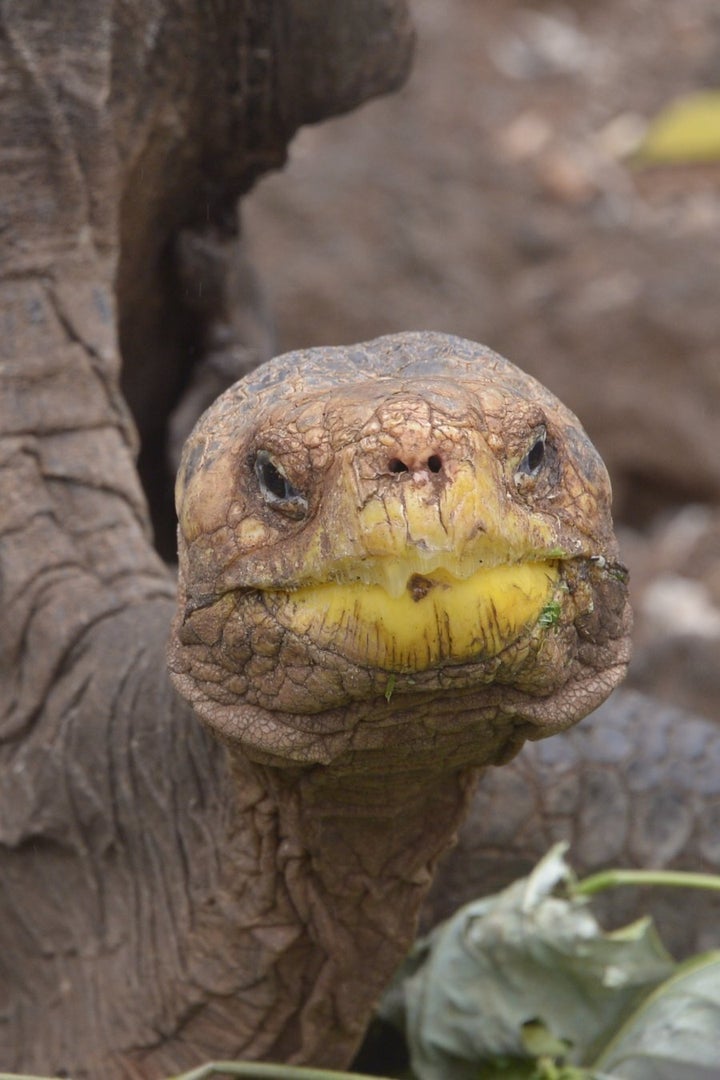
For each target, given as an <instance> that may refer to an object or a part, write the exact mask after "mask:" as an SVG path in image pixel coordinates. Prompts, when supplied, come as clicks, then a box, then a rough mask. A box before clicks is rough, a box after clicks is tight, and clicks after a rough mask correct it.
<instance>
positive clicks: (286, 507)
mask: <svg viewBox="0 0 720 1080" xmlns="http://www.w3.org/2000/svg"><path fill="white" fill-rule="evenodd" d="M255 476H256V477H257V482H258V486H259V487H260V494H261V495H262V497H263V498H264V500H265V502H266V503H267V504H268V506H272V508H273V509H274V510H279V511H280V512H281V513H283V514H286V515H287V516H288V517H292V518H301V517H304V516H305V514H306V513H307V508H308V503H307V499H306V498H305V496H304V495H303V494H302V492H301V491H298V489H297V488H296V487H295V485H294V484H293V483H292V482H291V481H290V480H288V478H287V476H286V475H285V473H284V472H283V471H282V469H281V468H280V467H279V466H278V465H276V463H275V462H274V461H273V459H272V457H271V456H270V454H269V453H268V451H267V450H259V451H258V453H257V456H256V457H255Z"/></svg>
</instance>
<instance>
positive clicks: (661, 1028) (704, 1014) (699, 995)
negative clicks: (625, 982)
mask: <svg viewBox="0 0 720 1080" xmlns="http://www.w3.org/2000/svg"><path fill="white" fill-rule="evenodd" d="M594 1068H595V1069H597V1070H599V1071H601V1072H602V1074H603V1075H611V1076H613V1077H618V1078H622V1080H717V1078H718V1076H720V951H715V952H710V953H706V954H705V955H704V956H696V957H693V958H692V959H691V960H688V961H687V962H686V963H684V964H681V965H680V966H679V967H678V969H677V971H676V972H675V974H674V975H673V976H672V977H671V978H669V979H667V980H666V981H665V982H663V983H662V984H661V985H660V986H659V987H658V988H657V989H656V990H655V991H654V992H653V993H652V994H650V996H649V997H647V998H646V999H645V1001H644V1002H643V1003H642V1004H641V1005H640V1007H639V1008H638V1009H637V1010H636V1011H635V1012H634V1013H633V1014H632V1016H630V1018H629V1019H628V1020H626V1021H625V1023H624V1024H623V1025H622V1027H621V1028H620V1030H619V1031H618V1032H617V1033H616V1035H615V1036H614V1038H612V1039H611V1040H610V1042H609V1043H608V1045H607V1046H606V1047H605V1049H604V1050H603V1051H602V1053H601V1054H600V1055H599V1057H598V1058H596V1060H595V1062H594Z"/></svg>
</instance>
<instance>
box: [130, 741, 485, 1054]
mask: <svg viewBox="0 0 720 1080" xmlns="http://www.w3.org/2000/svg"><path fill="white" fill-rule="evenodd" d="M231 770H232V774H233V777H234V780H235V783H236V807H235V811H234V820H233V822H232V824H231V826H230V832H231V836H230V839H229V842H228V843H227V844H225V845H224V849H225V864H224V868H223V872H222V877H223V883H222V888H221V890H220V891H219V892H218V893H217V894H216V897H215V899H214V901H213V906H212V907H211V908H210V907H206V908H205V909H204V910H201V911H199V912H198V913H197V915H196V921H195V928H196V929H195V934H194V940H195V942H196V943H197V944H202V946H203V952H202V955H200V956H197V955H196V956H193V955H192V954H191V955H190V957H189V961H188V965H187V966H188V969H189V970H190V972H191V973H192V972H193V971H195V970H199V969H200V967H201V966H202V963H203V962H204V963H207V955H206V953H205V948H206V946H207V942H208V940H209V939H210V938H211V937H212V936H214V934H213V933H212V931H213V927H217V925H218V922H219V921H220V922H221V923H222V924H223V925H227V921H228V920H230V919H232V920H233V921H234V932H233V934H232V935H228V934H227V933H226V934H225V935H224V938H225V941H224V954H223V967H224V968H225V969H226V970H228V971H229V970H232V972H233V975H232V976H231V981H232V982H233V983H234V985H233V986H232V996H230V995H229V994H227V993H226V994H225V995H224V996H220V997H216V996H215V994H213V995H212V996H211V998H210V1000H209V1001H208V1003H207V1005H206V1006H205V1007H204V1008H201V1009H200V1010H199V1011H198V1012H197V1013H196V1015H195V1016H194V1017H193V1018H192V1019H191V1020H190V1021H188V1022H187V1023H186V1024H185V1025H184V1026H183V1028H182V1030H181V1031H179V1032H178V1033H177V1034H178V1038H179V1041H180V1043H181V1044H182V1047H177V1049H178V1050H179V1051H180V1056H181V1057H182V1058H185V1057H186V1054H187V1053H188V1052H190V1053H191V1054H193V1056H194V1055H195V1050H194V1048H196V1047H198V1046H201V1045H202V1044H203V1043H204V1042H205V1041H206V1038H207V1031H208V1030H209V1029H211V1028H212V1029H214V1035H213V1038H214V1040H215V1047H216V1050H215V1054H216V1056H217V1046H218V1034H217V1033H218V1032H219V1030H220V1028H222V1038H220V1044H221V1045H224V1051H223V1052H224V1053H225V1054H226V1056H234V1057H238V1058H247V1059H256V1058H264V1059H266V1060H270V1061H283V1062H291V1063H292V1062H305V1063H308V1062H310V1063H312V1064H315V1065H318V1066H325V1067H331V1068H338V1067H343V1066H346V1065H347V1064H348V1062H349V1061H350V1060H351V1059H352V1055H353V1053H354V1052H355V1050H356V1048H357V1047H358V1045H359V1043H360V1041H361V1039H362V1036H363V1034H364V1031H365V1028H366V1026H367V1023H368V1020H369V1017H370V1013H371V1010H372V1008H373V1006H374V1005H375V1003H376V1002H377V1000H378V998H379V996H380V994H381V992H382V990H383V989H384V987H385V986H386V985H387V983H388V981H389V979H390V978H391V977H392V975H393V973H394V972H395V970H396V968H397V966H398V965H399V964H400V962H401V961H402V960H403V958H404V956H405V954H406V952H407V950H408V949H409V947H410V945H411V943H412V940H413V937H414V934H415V930H416V925H417V915H418V911H419V908H420V904H421V902H422V900H423V898H424V896H425V893H426V891H427V889H428V887H429V885H430V882H431V878H432V874H433V871H434V868H435V864H436V862H437V860H438V858H439V857H440V855H441V854H442V853H443V852H444V851H445V850H446V849H447V848H448V847H449V846H450V845H451V844H452V842H453V840H454V837H455V833H456V830H457V828H458V826H459V824H460V822H461V820H462V818H463V816H464V813H465V809H466V806H467V803H468V799H469V797H470V795H471V793H472V789H473V786H474V783H473V781H474V779H475V774H474V772H472V771H465V772H454V773H450V774H445V775H443V776H439V777H438V776H435V777H428V776H427V775H425V776H420V775H410V774H406V775H404V776H396V777H392V778H391V777H389V776H379V775H371V776H362V775H352V776H351V775H335V774H333V773H332V772H331V771H329V770H327V769H324V768H308V769H298V770H294V771H289V770H279V769H274V768H268V767H266V766H259V765H255V764H252V763H250V762H248V761H247V759H245V758H244V757H243V756H241V755H240V754H237V753H236V754H231ZM230 989H231V987H230V986H229V985H228V987H227V990H230ZM133 1060H134V1061H135V1062H136V1063H142V1067H143V1069H147V1067H148V1066H150V1065H152V1064H153V1055H152V1053H151V1054H150V1056H149V1057H147V1056H145V1055H140V1056H139V1057H133ZM196 1060H202V1057H201V1056H199V1055H198V1056H196ZM143 1075H154V1072H153V1071H152V1068H149V1069H148V1071H147V1072H145V1071H143Z"/></svg>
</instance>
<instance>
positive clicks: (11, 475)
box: [0, 0, 412, 1080]
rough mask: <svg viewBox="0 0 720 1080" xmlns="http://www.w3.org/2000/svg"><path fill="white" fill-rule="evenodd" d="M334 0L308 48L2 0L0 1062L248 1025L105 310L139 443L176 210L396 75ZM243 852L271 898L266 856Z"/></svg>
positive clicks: (139, 1067) (290, 39) (180, 1060)
mask: <svg viewBox="0 0 720 1080" xmlns="http://www.w3.org/2000/svg"><path fill="white" fill-rule="evenodd" d="M344 13H345V16H346V21H345V22H344V24H343V27H342V31H343V36H342V43H341V45H340V46H339V47H337V48H333V47H332V46H331V42H332V39H333V34H335V33H337V32H338V30H339V29H340V28H339V27H338V25H337V23H336V22H335V21H334V20H332V19H330V20H328V19H327V18H326V17H325V16H326V15H327V5H323V4H321V3H318V4H315V5H313V6H312V8H309V6H308V5H306V4H303V5H302V13H301V14H299V12H298V7H297V6H296V5H293V4H290V3H275V4H270V3H261V2H258V3H255V4H253V5H250V4H246V3H242V2H240V0H236V2H228V3H223V4H220V5H215V4H214V5H212V6H208V5H205V4H195V3H193V2H192V0H184V2H182V3H179V4H175V5H172V6H170V5H167V4H164V3H161V2H154V3H153V2H148V3H127V4H123V5H112V4H109V3H100V4H98V3H94V2H93V3H89V2H88V3H83V2H81V3H74V2H73V3H69V2H68V3H62V2H61V3H57V4H53V5H51V6H48V5H46V4H44V3H39V2H32V0H31V2H29V3H26V2H24V0H22V2H19V3H18V2H14V0H5V2H3V4H2V5H1V6H0V74H1V77H2V79H1V81H2V85H3V92H2V99H1V101H0V141H1V145H2V184H1V185H0V191H1V195H0V237H1V239H0V354H1V363H0V380H1V390H0V435H1V444H0V563H1V568H2V575H1V581H2V622H1V627H0V634H1V635H2V638H1V642H2V644H1V649H0V685H1V689H0V738H1V740H2V742H1V743H0V754H1V756H2V784H1V785H0V858H1V860H2V870H1V871H0V935H1V937H2V943H1V945H0V1061H1V1062H2V1066H3V1068H7V1069H11V1070H22V1071H32V1072H56V1071H62V1070H66V1071H67V1072H69V1073H70V1074H72V1075H74V1076H77V1077H83V1076H91V1077H97V1078H98V1080H100V1078H102V1080H106V1078H110V1077H116V1076H117V1077H120V1076H122V1077H135V1078H137V1077H157V1076H162V1075H166V1074H168V1073H171V1072H174V1071H177V1070H178V1069H179V1068H181V1067H182V1066H184V1065H186V1066H190V1065H192V1064H197V1063H198V1062H200V1061H202V1060H203V1059H205V1058H207V1057H209V1056H211V1055H212V1054H213V1053H221V1054H222V1053H225V1052H227V1053H228V1054H230V1053H236V1052H240V1051H241V1050H242V1049H243V1046H245V1045H247V1044H248V1042H249V1041H250V1039H251V1038H252V1037H255V1034H256V1032H255V1029H256V1028H257V1027H258V1024H256V1023H255V1022H254V1021H255V1018H256V1013H255V1008H256V1006H253V1005H252V1004H250V1003H248V1000H247V997H248V993H249V991H248V987H250V986H252V985H253V984H254V983H256V982H257V981H258V980H259V979H260V977H261V975H260V972H261V968H262V962H263V961H262V957H263V956H271V957H275V956H276V955H277V953H278V951H279V950H280V949H281V947H282V941H281V939H282V937H283V935H282V931H281V930H280V929H277V928H276V929H273V930H272V931H271V932H270V937H271V938H273V941H272V942H271V943H270V944H269V945H268V944H262V945H261V946H258V949H257V950H255V952H254V951H253V947H252V942H251V941H250V940H249V938H248V936H247V935H246V937H245V938H244V939H243V940H242V942H235V941H234V938H233V935H234V934H235V929H234V928H235V927H236V925H237V921H238V920H237V910H236V905H237V904H239V903H240V900H239V898H238V896H237V891H236V893H233V892H231V891H230V890H229V888H228V882H229V880H230V879H232V880H237V879H238V878H239V877H241V870H242V867H243V866H244V865H245V864H246V863H247V860H248V857H249V856H248V854H247V853H248V852H250V859H251V861H253V859H252V851H253V847H252V843H251V842H249V841H248V843H246V844H243V843H242V840H243V837H242V836H241V835H239V834H237V831H235V832H234V831H233V829H234V826H233V821H234V819H235V818H236V816H237V814H236V810H235V808H234V803H233V802H232V801H231V798H230V789H229V784H228V772H227V764H226V761H225V757H224V754H223V753H222V751H220V750H219V749H218V747H217V746H216V745H215V744H214V743H213V742H212V741H211V740H210V739H209V738H208V737H207V736H206V735H205V734H204V733H203V731H202V729H201V728H200V726H199V725H198V723H197V721H196V719H195V718H194V717H193V716H192V714H191V712H190V710H189V709H188V708H187V707H186V706H185V705H184V704H182V703H181V702H180V701H179V700H178V699H177V698H176V696H175V695H174V694H173V692H172V690H171V688H170V686H169V683H168V680H167V675H166V672H165V660H164V650H165V642H166V638H167V631H168V626H169V622H170V615H171V606H172V598H173V595H174V584H173V582H172V581H171V580H170V578H169V577H168V575H167V571H166V569H165V568H164V567H163V565H162V563H161V562H160V560H159V559H158V557H157V555H156V554H155V552H154V551H153V549H152V547H151V544H150V538H149V521H148V514H147V508H146V505H145V502H144V498H143V495H142V492H141V489H140V485H139V483H138V478H137V474H136V471H135V468H134V455H135V451H136V446H137V442H136V436H135V433H134V429H133V425H132V423H131V422H130V419H129V414H128V411H127V407H126V405H125V402H124V401H123V398H122V396H121V393H120V386H119V372H120V364H119V351H118V322H119V324H120V338H121V339H122V343H123V347H124V354H125V356H124V359H125V361H126V370H125V390H126V392H127V394H128V397H129V398H131V399H132V402H133V404H134V405H135V407H136V409H137V410H138V412H140V413H142V412H143V410H146V412H145V413H143V415H144V416H145V417H146V419H148V424H147V426H148V430H149V433H150V435H152V428H153V423H155V422H157V424H158V425H159V426H162V424H163V422H164V421H163V417H164V415H166V413H167V412H168V411H169V410H170V408H172V404H173V401H174V400H175V398H176V396H177V393H178V387H179V386H180V384H181V383H182V380H183V377H184V376H183V370H184V369H183V365H184V364H185V366H187V364H188V362H189V356H188V353H191V352H192V343H193V341H194V340H195V337H196V335H199V336H202V334H203V332H204V327H203V325H202V320H201V319H200V321H199V322H193V319H192V318H190V319H189V324H190V325H188V319H187V317H186V316H185V315H184V314H183V312H184V305H183V303H182V290H181V289H180V288H178V286H177V283H176V281H175V270H174V265H173V264H174V255H173V247H174V238H175V234H176V232H177V231H178V230H179V229H180V228H190V229H195V230H198V229H199V230H207V231H208V232H209V234H210V238H211V240H214V239H218V240H219V241H220V242H223V243H224V242H226V241H227V239H228V237H231V236H232V234H233V231H234V203H235V199H236V198H237V196H238V194H240V192H241V191H242V190H244V188H245V187H247V186H248V185H249V183H250V182H251V181H252V178H253V177H254V176H255V175H257V173H258V172H259V171H261V170H262V169H265V168H268V167H270V166H272V165H277V164H279V163H281V161H282V160H283V156H284V153H285V146H286V143H287V140H288V138H289V137H290V135H291V134H292V132H293V130H294V127H295V126H296V125H297V124H298V123H300V122H301V121H303V120H304V119H308V118H311V117H312V118H317V116H318V115H319V114H320V113H328V112H332V111H333V110H337V109H343V108H349V107H351V106H352V105H354V104H357V102H358V101H359V100H361V99H362V98H364V97H366V96H368V95H371V94H373V93H379V92H381V91H383V90H387V89H389V88H391V87H392V86H393V85H395V84H396V83H397V81H398V80H399V79H400V78H401V77H402V75H403V73H404V71H405V70H406V68H407V64H408V60H409V54H410V46H411V41H412V35H411V32H410V30H409V26H408V22H407V14H406V11H405V6H404V4H402V3H397V4H388V3H385V2H382V3H377V4H369V5H368V4H367V3H365V2H364V0H363V3H360V4H357V5H354V6H351V7H350V8H345V9H344ZM321 44H322V48H323V50H324V52H323V56H322V62H321V63H320V67H319V68H318V70H317V71H316V72H315V74H314V76H313V78H312V79H309V78H308V73H309V72H310V71H311V70H312V68H313V63H314V59H315V54H316V51H319V47H320V45H321ZM316 46H317V50H316ZM195 307H196V305H193V311H192V312H191V313H190V314H191V316H192V315H193V313H194V311H195ZM217 314H218V313H217V312H216V311H213V312H212V316H213V317H217ZM160 398H162V402H160ZM141 401H142V403H143V404H142V408H141V406H140V402H141ZM151 421H152V423H151ZM151 442H152V439H151V438H149V439H148V443H151ZM150 452H152V448H151V451H150ZM243 820H247V822H251V821H252V820H253V818H252V815H249V816H248V817H247V818H246V819H243ZM269 822H270V824H269V825H268V826H267V827H266V832H267V829H268V828H269V829H271V830H272V826H273V819H272V815H269ZM261 833H262V830H261V829H259V828H258V830H257V836H260V835H261ZM253 835H254V834H253ZM233 837H236V838H237V839H236V840H234V839H233ZM236 842H237V849H236V847H235V844H236ZM258 844H259V840H258ZM258 865H259V866H262V867H263V868H264V876H263V881H267V882H268V883H269V886H270V891H271V892H272V889H273V888H274V887H275V884H276V874H275V864H274V860H273V862H272V867H273V870H272V873H270V864H269V863H268V861H267V856H265V862H263V860H262V859H260V860H259V862H258ZM251 877H252V875H251V874H249V875H248V880H250V879H251ZM246 888H247V889H250V890H251V889H252V885H251V884H248V885H247V886H246ZM277 888H278V892H279V893H280V894H282V891H283V890H282V886H281V885H280V883H279V882H278V883H277ZM261 899H262V898H261ZM243 903H245V901H244V900H243ZM279 903H280V901H279ZM263 905H264V907H263V910H270V909H271V908H272V897H270V898H269V899H268V900H267V902H265V901H263ZM250 937H252V935H250ZM261 937H262V935H260V938H261ZM258 950H259V953H260V954H261V958H260V959H258V960H257V962H256V961H255V959H254V957H255V954H256V952H258ZM241 959H242V963H241V962H240V960H241ZM295 966H297V963H295ZM278 978H280V976H278ZM278 985H279V984H278ZM243 988H244V989H243ZM250 996H251V998H252V996H253V995H252V994H251V995H250ZM269 997H270V999H271V1000H272V999H278V1000H280V999H281V998H282V995H281V994H280V993H279V991H276V990H274V991H272V992H269ZM265 1004H266V1003H263V1001H262V998H260V1008H261V1009H262V1008H263V1007H264V1005H265ZM241 1012H244V1015H245V1017H246V1020H245V1024H244V1026H243V1024H241V1023H240V1022H239V1021H238V1020H237V1019H236V1016H235V1014H238V1013H241ZM250 1017H252V1022H251V1021H250V1019H248V1018H250ZM278 1022H279V1021H278ZM282 1026H283V1025H282V1024H280V1027H282ZM320 1026H322V1024H320ZM249 1029H252V1030H253V1034H252V1035H251V1034H250V1033H249ZM257 1037H258V1038H261V1036H260V1035H257ZM267 1041H269V1042H272V1036H267V1038H266V1042H267ZM258 1052H259V1051H258ZM131 1058H132V1059H134V1061H135V1064H131Z"/></svg>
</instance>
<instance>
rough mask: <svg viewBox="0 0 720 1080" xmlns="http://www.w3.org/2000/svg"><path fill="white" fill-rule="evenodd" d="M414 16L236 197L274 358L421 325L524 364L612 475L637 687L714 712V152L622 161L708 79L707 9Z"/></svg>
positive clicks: (422, 5) (616, 7) (718, 308)
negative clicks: (404, 43) (680, 162)
mask: <svg viewBox="0 0 720 1080" xmlns="http://www.w3.org/2000/svg"><path fill="white" fill-rule="evenodd" d="M414 13H415V20H416V24H417V29H418V49H417V58H416V64H415V69H414V73H413V75H412V77H411V79H410V81H409V82H408V84H407V86H406V87H405V89H404V90H403V91H402V92H401V93H400V94H397V95H395V96H394V97H391V98H387V99H385V100H382V101H378V102H375V103H372V104H370V105H368V106H366V107H365V108H364V109H362V110H361V111H360V112H358V113H355V114H353V115H351V116H348V117H345V118H342V119H340V120H337V121H333V122H331V123H328V124H324V125H321V126H320V127H317V128H310V129H305V130H304V131H303V132H301V134H300V135H299V137H298V138H297V139H296V141H295V142H294V144H293V146H292V148H291V155H290V162H289V165H288V168H287V169H286V170H285V171H284V172H282V173H280V174H277V175H275V176H272V177H270V178H268V179H265V180H264V181H262V183H261V184H260V185H259V187H258V188H257V190H256V191H255V192H254V193H253V194H252V195H251V196H250V198H249V199H247V200H246V201H245V203H244V217H243V224H244V233H245V237H246V241H247V246H248V253H249V257H250V260H251V262H252V263H253V265H254V266H255V267H256V269H257V272H258V275H259V278H260V281H261V283H262V285H263V287H264V290H265V293H266V297H267V303H268V306H269V309H270V311H271V312H272V316H273V319H274V321H275V326H276V334H277V345H276V347H277V350H278V351H284V350H286V349H291V348H294V347H300V346H306V345H319V344H323V343H327V344H337V343H343V342H350V341H353V340H362V339H366V338H369V337H374V336H376V335H378V334H382V333H387V332H392V331H396V330H401V329H420V328H433V329H439V330H444V331H448V332H452V333H456V334H459V335H462V336H465V337H470V338H473V339H476V340H480V341H484V342H485V343H487V344H489V345H491V346H492V347H493V348H495V349H497V350H498V351H499V352H502V353H503V354H505V355H506V356H508V357H509V358H511V359H512V360H513V361H515V362H516V363H517V364H519V365H520V366H521V367H523V368H525V369H526V370H528V371H531V372H532V373H533V374H535V375H537V376H538V377H539V378H540V379H541V380H542V381H543V382H545V383H546V384H547V385H548V386H550V388H551V389H553V390H554V391H555V392H556V393H557V394H558V395H559V396H560V397H561V398H563V400H565V401H566V402H567V404H569V405H570V406H571V408H573V409H574V410H575V411H576V412H577V413H578V415H579V416H580V417H581V418H582V420H583V422H584V424H585V426H586V428H587V429H588V431H589V433H590V434H591V436H592V438H593V439H594V440H595V442H596V443H597V445H598V446H599V448H600V450H601V452H602V453H603V455H604V457H605V460H606V462H607V463H608V466H609V468H610V472H611V475H612V479H613V484H614V488H615V493H616V501H615V507H616V517H617V518H618V520H619V521H620V522H621V523H622V526H623V536H624V550H625V553H626V558H627V561H628V562H629V564H630V567H631V570H632V572H633V576H634V579H635V582H636V586H635V595H636V607H637V616H638V617H637V624H638V628H637V652H636V661H635V664H634V666H633V672H632V680H633V681H634V682H635V685H639V686H642V687H643V688H644V689H648V690H651V691H654V692H657V693H660V694H661V695H663V696H665V697H667V698H669V699H670V700H673V701H675V702H677V703H680V704H687V705H689V706H690V707H692V708H694V709H696V710H699V711H702V712H704V713H706V714H709V715H714V716H718V717H720V674H719V670H720V663H719V661H720V511H718V509H717V508H718V506H720V453H718V435H720V420H719V419H718V418H719V417H720V348H719V346H718V331H719V329H720V284H719V282H720V245H718V242H717V238H718V230H719V229H720V166H693V167H662V168H659V167H655V168H652V169H650V168H644V169H639V168H637V167H636V166H635V165H633V163H632V157H631V155H632V151H633V150H634V149H635V148H636V147H637V145H638V141H639V140H640V139H641V138H642V134H643V132H644V131H645V130H646V127H647V124H648V122H649V121H650V120H651V119H652V118H653V117H654V116H655V115H657V114H658V113H659V112H660V111H661V110H662V109H663V108H664V106H666V105H667V104H668V103H669V102H670V101H672V100H673V99H674V98H676V97H677V96H679V95H681V94H684V93H687V92H691V91H694V90H698V89H703V88H710V87H714V86H717V85H718V83H720V9H719V8H718V7H717V6H716V5H715V4H714V3H713V2H712V0H664V2H663V3H662V4H658V3H657V2H656V0H606V2H605V3H603V4H592V3H590V2H588V0H573V2H570V3H565V4H551V3H534V4H530V3H517V2H511V0H484V2H483V0H446V2H443V3H442V4H440V3H437V0H415V3H414ZM688 507H690V509H688ZM693 507H695V509H693Z"/></svg>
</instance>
